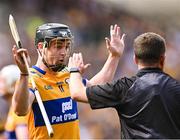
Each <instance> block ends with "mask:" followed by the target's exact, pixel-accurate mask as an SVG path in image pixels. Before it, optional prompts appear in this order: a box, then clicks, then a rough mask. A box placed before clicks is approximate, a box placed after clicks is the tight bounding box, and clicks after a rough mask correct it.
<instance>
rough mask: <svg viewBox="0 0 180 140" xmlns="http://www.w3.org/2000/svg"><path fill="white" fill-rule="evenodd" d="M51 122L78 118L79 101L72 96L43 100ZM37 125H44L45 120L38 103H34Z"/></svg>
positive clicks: (56, 122)
mask: <svg viewBox="0 0 180 140" xmlns="http://www.w3.org/2000/svg"><path fill="white" fill-rule="evenodd" d="M43 104H44V107H45V109H46V112H47V115H48V118H49V121H50V123H51V124H59V123H65V122H71V121H74V120H77V119H78V112H77V103H76V102H75V101H73V100H72V99H71V98H70V97H67V98H61V99H56V100H49V101H43ZM32 109H33V112H34V120H35V127H37V126H44V125H45V123H44V120H43V117H42V114H41V111H40V109H39V106H38V103H33V105H32Z"/></svg>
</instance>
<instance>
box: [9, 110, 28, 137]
mask: <svg viewBox="0 0 180 140" xmlns="http://www.w3.org/2000/svg"><path fill="white" fill-rule="evenodd" d="M17 127H27V116H21V117H20V116H17V115H16V114H15V113H14V111H13V109H12V107H11V108H10V110H9V113H8V117H7V121H6V124H5V135H6V138H7V139H16V138H17V137H16V128H17Z"/></svg>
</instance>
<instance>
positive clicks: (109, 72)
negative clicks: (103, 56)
mask: <svg viewBox="0 0 180 140" xmlns="http://www.w3.org/2000/svg"><path fill="white" fill-rule="evenodd" d="M119 59H120V57H118V56H112V55H111V54H110V55H109V57H108V59H107V60H106V63H105V64H104V66H103V68H102V69H101V71H100V72H99V73H97V74H96V75H95V76H94V77H93V78H92V79H91V80H90V84H91V85H96V84H104V83H106V82H111V81H112V80H113V78H114V75H115V72H116V69H117V66H118V63H119Z"/></svg>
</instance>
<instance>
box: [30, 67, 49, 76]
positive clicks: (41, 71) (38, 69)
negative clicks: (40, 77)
mask: <svg viewBox="0 0 180 140" xmlns="http://www.w3.org/2000/svg"><path fill="white" fill-rule="evenodd" d="M32 68H34V69H35V70H37V71H39V72H40V73H42V74H44V75H45V74H46V72H45V71H43V70H42V69H40V68H39V67H37V66H35V65H34V66H32Z"/></svg>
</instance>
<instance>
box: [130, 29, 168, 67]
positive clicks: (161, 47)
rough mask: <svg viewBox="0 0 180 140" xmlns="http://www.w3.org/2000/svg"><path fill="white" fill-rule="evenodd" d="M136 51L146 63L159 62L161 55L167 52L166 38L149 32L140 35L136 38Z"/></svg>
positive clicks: (138, 56) (137, 55)
mask: <svg viewBox="0 0 180 140" xmlns="http://www.w3.org/2000/svg"><path fill="white" fill-rule="evenodd" d="M133 47H134V53H135V56H136V58H137V59H138V60H140V62H142V63H145V64H153V63H158V62H159V60H160V57H161V56H162V55H164V54H165V47H166V43H165V39H164V38H163V37H161V36H160V35H158V34H156V33H152V32H147V33H144V34H141V35H139V36H138V37H137V38H136V39H135V40H134V44H133Z"/></svg>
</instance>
